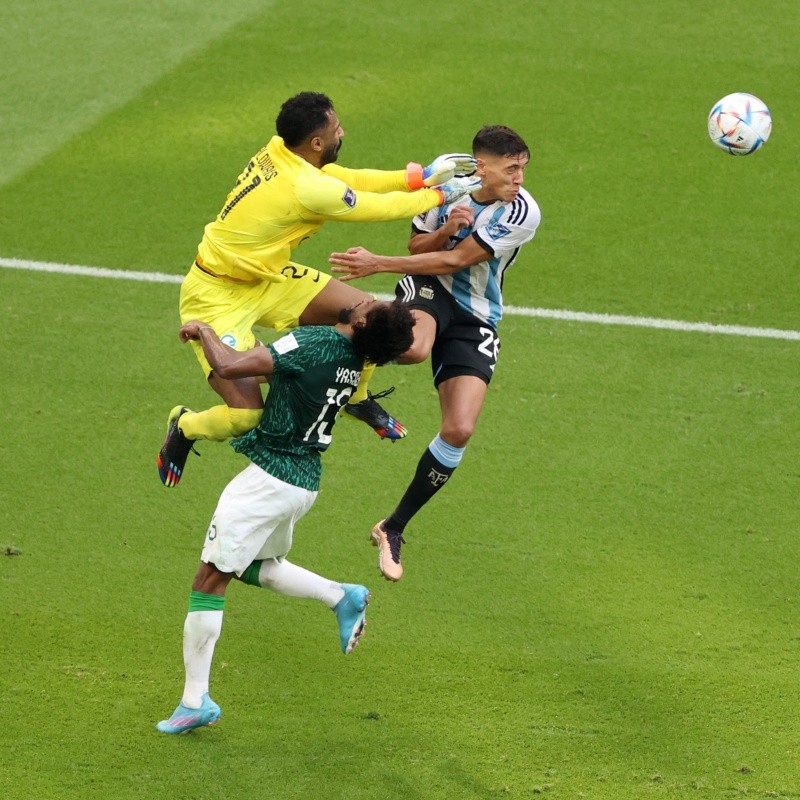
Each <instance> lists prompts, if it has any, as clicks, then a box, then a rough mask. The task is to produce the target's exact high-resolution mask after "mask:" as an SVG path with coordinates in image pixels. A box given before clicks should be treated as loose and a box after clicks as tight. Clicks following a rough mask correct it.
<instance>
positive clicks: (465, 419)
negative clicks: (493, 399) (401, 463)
mask: <svg viewBox="0 0 800 800" xmlns="http://www.w3.org/2000/svg"><path fill="white" fill-rule="evenodd" d="M498 351H499V340H498V339H497V336H496V334H495V333H494V331H492V330H491V329H490V328H487V327H486V326H485V325H484V324H483V323H481V322H480V320H477V319H476V318H474V317H472V316H471V315H466V314H465V312H459V313H457V314H455V319H454V321H453V322H452V323H451V324H449V325H447V326H446V327H443V328H442V329H441V330H440V332H439V334H438V338H437V341H436V344H435V346H434V348H433V352H432V356H433V358H432V367H433V373H434V383H435V385H436V387H437V390H438V392H439V403H440V406H441V412H442V425H441V428H440V431H439V433H438V434H437V435H436V436H435V437H434V439H433V441H431V443H430V444H429V445H428V447H427V449H426V450H425V452H424V453H423V454H422V457H421V458H420V460H419V463H418V464H417V469H416V471H415V473H414V477H413V478H412V480H411V482H410V483H409V485H408V488H407V489H406V491H405V494H404V495H403V497H402V499H401V500H400V503H399V504H398V505H397V508H396V509H395V510H394V511H393V512H392V513H391V514H390V515H389V516H388V517H387V518H386V519H385V520H381V521H380V522H379V523H377V524H376V525H375V527H374V528H373V529H372V532H371V534H370V538H371V540H372V543H373V544H374V545H375V546H377V547H378V553H379V556H378V568H379V569H380V571H381V573H382V574H383V576H384V577H385V578H387V579H388V580H392V581H397V580H400V578H401V577H402V575H403V566H402V562H401V560H400V549H401V545H402V544H404V539H403V533H404V531H405V528H406V525H408V523H409V522H410V520H411V519H412V517H413V516H414V515H415V514H416V513H417V512H418V511H419V510H420V509H421V508H422V506H424V505H425V504H426V503H427V502H428V501H429V500H430V499H431V498H432V497H433V495H434V494H436V493H437V492H438V491H439V489H441V488H442V486H444V484H445V483H447V481H448V480H449V478H450V476H451V475H452V474H453V472H454V471H455V469H456V468H457V467H458V465H459V464H460V463H461V459H462V458H463V456H464V451H465V449H466V446H467V443H468V442H469V440H470V437H471V436H472V434H473V432H474V430H475V425H476V424H477V421H478V417H479V416H480V413H481V409H482V408H483V403H484V400H485V398H486V390H487V388H488V384H489V381H490V380H491V377H492V374H493V372H494V368H495V365H496V363H497V354H498Z"/></svg>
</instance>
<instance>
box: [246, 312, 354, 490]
mask: <svg viewBox="0 0 800 800" xmlns="http://www.w3.org/2000/svg"><path fill="white" fill-rule="evenodd" d="M267 347H269V349H270V352H271V353H272V358H273V360H274V362H275V367H274V371H273V374H272V378H271V380H270V387H269V391H268V392H267V401H266V403H265V405H264V416H263V417H262V418H261V422H260V423H259V424H258V427H256V428H254V429H253V430H251V431H248V432H247V433H246V434H244V436H240V437H239V438H238V439H234V440H233V441H232V442H231V445H232V446H233V449H234V450H236V451H237V452H238V453H242V454H243V455H246V456H247V457H248V458H249V459H250V460H251V461H252V462H253V463H255V464H257V465H258V466H259V467H261V469H263V470H265V471H266V472H269V474H270V475H273V476H274V477H276V478H278V479H279V480H282V481H285V482H286V483H291V484H292V485H293V486H300V487H301V488H304V489H310V490H311V491H317V490H318V489H319V479H320V475H321V473H322V464H321V461H320V453H321V452H322V451H323V450H326V449H327V447H328V445H329V444H330V442H331V430H332V428H333V425H334V423H335V422H336V417H337V415H338V413H339V409H340V408H342V406H344V405H345V403H347V400H348V398H349V397H350V395H351V394H352V393H353V392H354V391H355V388H356V386H358V381H359V379H360V378H361V369H362V368H363V366H364V362H363V359H361V358H360V357H359V356H357V355H356V354H355V352H354V351H353V345H352V343H351V342H350V339H348V338H347V337H346V336H343V335H342V334H341V333H339V332H338V331H337V330H336V329H335V328H331V327H329V326H306V327H302V328H297V329H295V330H294V331H292V332H291V333H290V334H288V335H287V336H283V337H282V338H280V339H278V340H277V341H275V342H273V343H272V344H269V345H267Z"/></svg>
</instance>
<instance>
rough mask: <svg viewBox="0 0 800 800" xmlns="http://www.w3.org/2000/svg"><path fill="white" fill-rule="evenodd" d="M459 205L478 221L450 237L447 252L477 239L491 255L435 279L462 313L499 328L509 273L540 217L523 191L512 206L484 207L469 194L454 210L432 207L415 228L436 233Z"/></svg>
mask: <svg viewBox="0 0 800 800" xmlns="http://www.w3.org/2000/svg"><path fill="white" fill-rule="evenodd" d="M458 205H461V206H471V207H472V208H473V209H474V211H475V221H474V223H473V225H472V227H470V228H462V229H461V230H460V231H459V232H458V235H457V236H454V237H452V238H451V239H450V243H449V244H448V245H447V247H446V248H445V249H447V250H452V249H453V248H454V247H455V246H456V245H457V244H458V243H459V242H460V241H462V240H463V239H466V238H467V236H474V237H475V238H476V239H477V240H478V242H479V243H480V244H481V245H482V246H483V248H484V249H485V250H486V251H487V259H486V260H485V261H480V262H479V263H477V264H475V265H474V266H471V267H465V268H464V269H462V270H459V271H458V272H454V273H452V274H450V275H437V276H436V278H438V280H439V282H440V283H441V284H442V285H443V286H444V288H445V289H447V291H448V292H450V294H451V295H453V297H454V298H455V300H456V302H457V303H458V304H459V305H460V306H461V307H462V308H464V309H465V310H467V311H469V312H470V313H471V314H474V315H475V316H476V317H478V318H479V319H481V320H483V321H484V322H488V323H489V324H490V325H492V326H493V327H495V328H496V327H497V323H498V322H499V321H500V318H501V317H502V316H503V293H502V290H503V278H504V277H505V272H506V270H507V269H508V268H509V267H510V266H511V265H512V264H513V263H514V260H515V259H516V257H517V254H518V253H519V250H520V248H521V247H522V245H524V244H526V243H527V242H529V241H530V240H531V239H533V236H534V234H535V233H536V228H537V227H538V226H539V222H540V221H541V218H542V215H541V212H540V211H539V206H538V205H537V203H536V201H535V200H534V199H533V197H531V195H530V194H529V193H528V192H527V191H525V189H522V188H520V192H519V194H518V195H517V197H516V199H515V200H513V201H511V202H510V203H503V202H501V201H499V200H498V201H496V202H494V203H490V204H489V205H483V204H481V203H476V202H475V201H474V200H473V199H472V198H471V197H470V196H469V195H466V196H465V197H462V198H461V199H459V200H457V201H456V202H455V203H451V204H450V205H445V206H440V207H437V208H432V209H431V210H430V211H427V212H425V213H424V214H419V215H418V216H416V217H414V222H413V225H414V229H415V230H416V231H418V232H420V233H433V231H435V230H437V229H438V228H441V227H442V225H444V223H445V222H446V221H447V218H448V216H449V214H450V209H452V208H453V207H454V206H458ZM489 253H491V254H492V255H491V256H490V255H489Z"/></svg>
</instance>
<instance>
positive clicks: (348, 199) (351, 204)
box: [342, 186, 356, 208]
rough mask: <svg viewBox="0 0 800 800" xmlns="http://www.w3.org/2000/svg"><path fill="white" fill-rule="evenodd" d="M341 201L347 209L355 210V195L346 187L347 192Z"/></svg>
mask: <svg viewBox="0 0 800 800" xmlns="http://www.w3.org/2000/svg"><path fill="white" fill-rule="evenodd" d="M342 201H343V202H344V204H345V205H346V206H347V207H348V208H355V205H356V193H355V192H354V191H353V190H352V189H351V188H350V187H349V186H348V187H347V191H346V192H345V193H344V196H343V197H342Z"/></svg>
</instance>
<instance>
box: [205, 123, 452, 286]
mask: <svg viewBox="0 0 800 800" xmlns="http://www.w3.org/2000/svg"><path fill="white" fill-rule="evenodd" d="M439 200H440V195H439V192H437V191H435V190H433V189H419V190H417V191H413V192H410V191H409V190H408V188H407V186H406V180H405V170H395V171H382V170H370V169H346V168H345V167H340V166H337V165H336V164H328V165H326V166H325V167H323V168H322V169H321V170H320V169H317V168H316V167H315V166H313V165H312V164H309V163H308V161H306V160H305V159H304V158H301V157H300V156H298V155H295V154H294V153H292V152H291V151H290V150H289V149H288V148H287V147H286V145H285V144H284V143H283V139H281V137H280V136H273V137H272V139H270V141H269V142H268V143H267V145H266V146H265V147H263V148H262V149H261V150H259V151H258V153H256V154H255V156H253V158H252V159H251V161H250V163H249V164H248V165H247V167H246V168H245V170H244V172H243V173H242V174H241V175H240V176H239V179H238V180H237V181H236V185H235V186H234V187H233V189H231V191H230V194H228V197H227V198H226V200H225V205H224V206H223V207H222V210H221V211H220V212H219V214H218V215H217V218H216V219H215V220H214V221H213V222H210V223H209V224H208V225H206V227H205V232H204V234H203V239H202V241H201V242H200V246H199V247H198V256H197V262H198V264H199V265H200V267H202V268H203V269H204V270H206V271H207V272H210V273H211V274H213V275H216V276H218V277H221V278H226V279H228V280H233V281H237V282H239V281H241V282H251V281H257V280H272V281H282V280H285V278H284V276H283V275H281V274H280V271H281V270H282V269H283V268H284V267H285V266H286V264H287V263H288V262H289V261H290V260H291V255H292V251H293V250H294V249H295V248H296V247H297V246H298V245H299V244H300V242H302V241H303V240H304V239H307V238H308V237H309V236H312V235H313V234H315V233H316V232H317V231H318V230H319V229H320V228H321V227H322V223H323V222H325V220H328V219H339V220H342V221H345V222H375V221H381V220H394V219H411V217H414V216H416V215H417V214H422V213H424V212H425V211H428V210H429V209H431V208H433V207H434V206H436V205H438V204H439Z"/></svg>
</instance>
